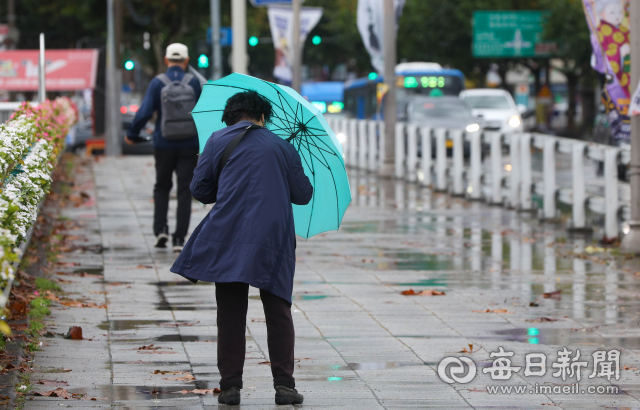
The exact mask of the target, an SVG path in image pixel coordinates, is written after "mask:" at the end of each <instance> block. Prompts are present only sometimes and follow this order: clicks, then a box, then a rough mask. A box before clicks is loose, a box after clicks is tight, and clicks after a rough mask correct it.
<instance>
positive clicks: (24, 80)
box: [0, 49, 98, 91]
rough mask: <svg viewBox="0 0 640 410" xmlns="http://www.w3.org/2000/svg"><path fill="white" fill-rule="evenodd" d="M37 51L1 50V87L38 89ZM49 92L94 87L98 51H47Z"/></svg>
mask: <svg viewBox="0 0 640 410" xmlns="http://www.w3.org/2000/svg"><path fill="white" fill-rule="evenodd" d="M38 53H39V52H38V50H7V51H0V90H7V91H37V90H38ZM45 60H46V71H45V72H46V89H47V91H75V90H84V89H87V88H95V86H96V74H97V70H98V50H86V49H85V50H46V51H45Z"/></svg>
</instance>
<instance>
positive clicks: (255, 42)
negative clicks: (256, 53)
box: [249, 36, 259, 47]
mask: <svg viewBox="0 0 640 410" xmlns="http://www.w3.org/2000/svg"><path fill="white" fill-rule="evenodd" d="M258 42H259V41H258V37H256V36H251V37H249V45H250V46H251V47H254V46H257V45H258Z"/></svg>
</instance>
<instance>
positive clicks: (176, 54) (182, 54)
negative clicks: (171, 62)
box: [165, 43, 189, 60]
mask: <svg viewBox="0 0 640 410" xmlns="http://www.w3.org/2000/svg"><path fill="white" fill-rule="evenodd" d="M165 57H167V58H171V59H176V60H184V59H185V58H189V49H188V48H187V46H185V45H184V44H180V43H173V44H169V46H168V47H167V53H166V54H165Z"/></svg>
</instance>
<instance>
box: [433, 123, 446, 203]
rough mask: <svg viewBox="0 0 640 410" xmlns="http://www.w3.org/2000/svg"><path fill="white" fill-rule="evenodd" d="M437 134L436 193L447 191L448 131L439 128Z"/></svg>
mask: <svg viewBox="0 0 640 410" xmlns="http://www.w3.org/2000/svg"><path fill="white" fill-rule="evenodd" d="M435 134H436V191H446V190H447V130H446V129H444V128H437V129H436V131H435Z"/></svg>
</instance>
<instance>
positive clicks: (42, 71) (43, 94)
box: [38, 33, 47, 103]
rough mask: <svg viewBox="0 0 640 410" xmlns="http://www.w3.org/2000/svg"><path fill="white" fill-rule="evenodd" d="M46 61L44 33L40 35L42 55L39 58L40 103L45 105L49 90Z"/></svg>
mask: <svg viewBox="0 0 640 410" xmlns="http://www.w3.org/2000/svg"><path fill="white" fill-rule="evenodd" d="M46 69H47V65H46V60H45V56H44V33H40V55H39V58H38V101H39V102H41V103H43V102H44V101H45V100H46V99H47V88H46V87H45V81H46V79H47V76H46Z"/></svg>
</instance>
